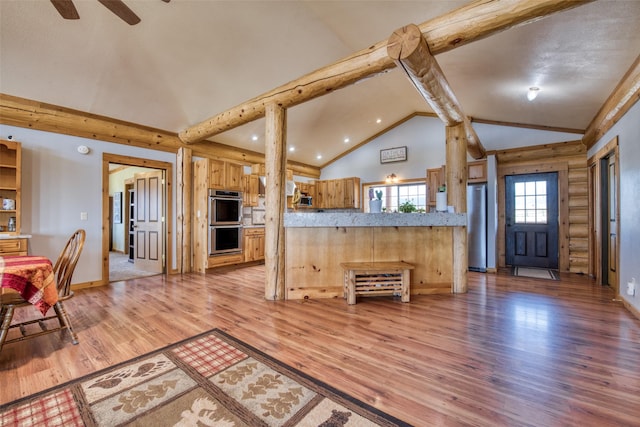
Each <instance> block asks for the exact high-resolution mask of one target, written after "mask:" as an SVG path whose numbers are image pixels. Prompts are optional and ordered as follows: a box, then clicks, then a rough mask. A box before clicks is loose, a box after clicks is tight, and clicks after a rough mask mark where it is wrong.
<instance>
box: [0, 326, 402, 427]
mask: <svg viewBox="0 0 640 427" xmlns="http://www.w3.org/2000/svg"><path fill="white" fill-rule="evenodd" d="M35 425H38V426H39V425H60V426H65V427H66V426H115V425H132V426H251V427H254V426H322V427H329V426H336V427H337V426H377V425H379V426H406V425H408V424H406V423H404V422H402V421H400V420H398V419H395V418H393V417H391V416H389V415H388V414H385V413H383V412H381V411H378V410H376V409H375V408H373V407H371V406H368V405H366V404H364V403H362V402H360V401H358V400H356V399H353V398H351V397H349V396H347V395H345V394H344V393H341V392H339V391H337V390H335V389H332V388H331V387H329V386H327V385H326V384H323V383H321V382H319V381H317V380H314V379H313V378H311V377H309V376H308V375H305V374H304V373H302V372H300V371H298V370H296V369H294V368H291V367H288V366H286V365H284V364H282V363H280V362H278V361H276V360H274V359H272V358H270V357H269V356H267V355H265V354H264V353H262V352H260V351H259V350H257V349H254V348H252V347H251V346H249V345H247V344H244V343H242V342H241V341H238V340H236V339H235V338H233V337H231V336H229V335H227V334H225V333H224V332H222V331H220V330H217V329H214V330H211V331H209V332H205V333H203V334H200V335H198V336H196V337H193V338H189V339H188V340H185V341H182V342H180V343H177V344H174V345H171V346H168V347H165V348H164V349H160V350H157V351H155V352H152V353H149V354H146V355H144V356H140V357H137V358H135V359H133V360H130V361H127V362H124V363H121V364H118V365H116V366H113V367H110V368H108V369H105V370H102V371H99V372H96V373H94V374H91V375H88V376H85V377H83V378H80V379H77V380H75V381H71V382H69V383H66V384H62V385H60V386H57V387H55V388H52V389H49V390H45V391H43V392H40V393H37V394H35V395H32V396H28V397H26V398H23V399H20V400H17V401H15V402H11V403H8V404H5V405H2V406H0V426H35Z"/></svg>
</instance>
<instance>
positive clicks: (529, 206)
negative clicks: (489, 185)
mask: <svg viewBox="0 0 640 427" xmlns="http://www.w3.org/2000/svg"><path fill="white" fill-rule="evenodd" d="M514 190H515V198H516V200H515V202H516V212H515V221H516V223H517V224H546V223H547V181H531V182H516V183H515V189H514Z"/></svg>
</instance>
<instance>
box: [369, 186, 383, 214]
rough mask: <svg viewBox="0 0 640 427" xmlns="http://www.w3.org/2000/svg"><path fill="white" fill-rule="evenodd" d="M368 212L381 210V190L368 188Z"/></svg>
mask: <svg viewBox="0 0 640 427" xmlns="http://www.w3.org/2000/svg"><path fill="white" fill-rule="evenodd" d="M374 195H375V196H374ZM369 212H371V213H380V212H382V190H375V191H374V190H373V188H370V189H369Z"/></svg>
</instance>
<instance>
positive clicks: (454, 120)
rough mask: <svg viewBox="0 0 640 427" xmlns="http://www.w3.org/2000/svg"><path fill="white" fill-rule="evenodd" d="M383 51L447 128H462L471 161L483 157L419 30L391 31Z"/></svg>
mask: <svg viewBox="0 0 640 427" xmlns="http://www.w3.org/2000/svg"><path fill="white" fill-rule="evenodd" d="M387 52H388V54H389V57H390V58H391V59H393V61H394V62H395V63H396V64H397V65H398V67H400V68H402V70H404V72H405V74H406V75H407V77H408V78H409V80H410V81H411V83H413V85H414V87H415V88H416V90H417V91H418V92H419V93H420V95H422V97H423V98H424V99H425V100H426V101H427V103H428V104H429V106H431V108H432V109H433V111H435V113H436V114H437V115H438V117H439V118H440V120H442V121H443V122H444V124H445V125H446V126H447V127H452V126H456V127H457V126H458V125H462V129H463V130H464V133H465V136H466V139H465V140H466V146H467V151H468V152H469V154H471V155H472V156H473V157H474V158H475V159H481V158H483V157H484V156H485V149H484V147H483V146H482V144H481V143H480V138H478V134H476V131H475V130H474V129H473V127H472V126H471V121H470V120H469V118H468V117H467V116H466V115H465V114H464V112H463V111H462V106H461V105H460V102H458V99H457V98H456V95H455V94H454V93H453V90H452V89H451V86H449V82H448V81H447V79H446V77H445V76H444V73H443V72H442V69H441V68H440V65H439V64H438V62H437V61H436V59H435V58H434V57H433V55H431V52H429V46H428V45H427V41H426V40H425V39H424V37H423V36H422V32H421V31H420V28H418V26H417V25H413V24H411V25H406V26H404V27H402V28H399V29H397V30H396V31H394V32H393V34H391V37H389V44H388V45H387Z"/></svg>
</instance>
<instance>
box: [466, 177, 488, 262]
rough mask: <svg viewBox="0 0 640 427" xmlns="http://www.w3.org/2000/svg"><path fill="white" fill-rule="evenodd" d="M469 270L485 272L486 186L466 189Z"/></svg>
mask: <svg viewBox="0 0 640 427" xmlns="http://www.w3.org/2000/svg"><path fill="white" fill-rule="evenodd" d="M467 232H468V236H467V243H468V245H469V270H470V271H482V272H486V271H487V184H469V186H468V187H467Z"/></svg>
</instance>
